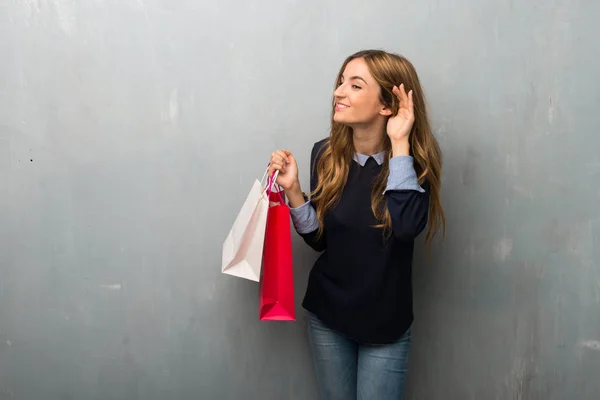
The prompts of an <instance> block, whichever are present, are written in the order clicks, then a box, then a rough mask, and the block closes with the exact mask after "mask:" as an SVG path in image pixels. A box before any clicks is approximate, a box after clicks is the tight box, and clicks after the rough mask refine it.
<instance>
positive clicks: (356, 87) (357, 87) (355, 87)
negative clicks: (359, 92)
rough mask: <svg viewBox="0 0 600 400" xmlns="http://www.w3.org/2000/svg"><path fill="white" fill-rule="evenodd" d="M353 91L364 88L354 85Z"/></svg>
mask: <svg viewBox="0 0 600 400" xmlns="http://www.w3.org/2000/svg"><path fill="white" fill-rule="evenodd" d="M352 89H362V88H361V87H360V86H358V85H352Z"/></svg>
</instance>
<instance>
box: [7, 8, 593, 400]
mask: <svg viewBox="0 0 600 400" xmlns="http://www.w3.org/2000/svg"><path fill="white" fill-rule="evenodd" d="M599 15H600V3H598V2H593V1H583V0H581V1H573V0H571V1H567V0H554V1H541V0H531V1H527V2H525V1H522V2H517V1H478V0H456V1H452V2H448V1H446V2H441V1H433V0H428V1H422V2H415V1H382V0H371V1H370V2H369V3H367V2H359V1H355V0H349V1H343V2H342V1H333V0H328V1H322V0H321V1H316V0H309V1H292V0H288V1H275V0H268V1H231V0H219V1H217V0H194V1H192V0H169V1H167V0H123V1H116V0H105V1H102V0H85V1H84V0H15V1H6V0H5V1H0V52H1V53H0V54H1V60H0V399H24V400H35V399H44V400H54V399H62V400H64V399H103V400H105V399H128V400H133V399H144V400H151V399H160V400H164V399H192V398H194V399H209V400H212V399H298V400H302V399H315V398H316V390H315V381H314V377H313V375H312V369H311V360H310V357H309V353H308V348H307V344H306V336H305V318H304V316H303V313H302V312H301V309H300V308H299V309H298V312H299V320H298V322H297V323H261V322H259V321H258V316H257V290H258V286H257V285H256V284H254V283H252V282H246V281H242V280H239V279H236V278H232V277H228V276H226V275H222V274H221V273H220V257H221V244H222V241H223V239H224V237H225V235H226V234H227V231H228V230H229V227H230V226H231V223H232V222H233V220H234V218H235V215H236V213H237V211H238V210H239V207H240V205H241V203H242V201H243V198H244V196H245V195H246V194H247V191H248V189H249V187H250V184H251V182H252V180H253V179H254V178H255V177H257V176H260V175H261V174H262V170H263V168H264V166H265V164H266V163H267V162H268V158H269V154H270V153H271V151H272V150H274V149H276V148H280V147H285V148H289V149H291V150H292V151H293V152H294V153H295V154H296V155H297V157H298V159H299V163H300V166H301V168H302V181H303V183H304V184H305V185H307V184H308V160H309V152H310V148H311V146H312V143H313V142H315V141H317V140H319V139H321V138H323V137H325V136H326V135H327V134H328V132H327V127H328V116H329V106H328V104H329V99H330V96H331V92H332V87H333V80H334V77H335V74H336V72H337V70H338V68H339V66H340V64H341V62H342V61H343V59H344V58H345V57H346V56H347V55H348V54H350V53H352V52H354V51H356V50H359V49H363V48H372V47H375V48H385V49H387V50H390V51H395V52H400V53H402V54H404V55H406V56H407V57H409V58H410V59H411V60H412V61H413V62H414V63H415V65H416V67H417V69H418V71H419V72H420V75H421V78H422V81H423V84H424V87H425V89H426V93H427V95H428V98H429V102H430V106H431V115H432V121H433V124H434V127H435V132H436V134H437V137H438V138H439V140H440V143H441V145H442V147H443V151H444V154H445V169H444V181H443V182H444V188H443V200H444V204H445V208H446V212H447V216H448V224H449V225H448V232H447V237H446V240H445V242H444V243H438V244H436V245H435V247H434V249H433V252H432V254H431V257H430V258H429V260H428V259H426V257H425V255H424V249H423V245H422V243H421V242H422V240H421V241H420V242H419V244H418V256H417V258H416V261H415V262H416V267H415V276H414V281H415V286H416V294H415V296H416V316H417V320H416V322H415V326H414V347H413V353H412V354H413V357H412V360H411V370H410V376H409V381H408V386H409V392H410V393H411V396H409V398H410V399H457V400H464V399H477V400H480V399H544V400H554V399H556V400H558V399H561V400H562V399H596V398H598V392H599V391H600V380H598V371H599V368H600V318H599V317H598V315H599V306H600V265H599V264H600V212H599V211H598V203H599V197H600V190H599V189H598V187H597V183H598V182H600V156H599V151H598V149H599V147H600V137H599V136H598V126H599V124H600V116H599V113H598V106H599V105H600V104H599V102H600V97H599V96H598V84H597V80H598V78H597V76H598V75H597V74H598V72H597V71H599V70H600V51H599V47H598V44H597V42H598V37H599V33H600V30H599V28H597V26H596V20H597V18H598V16H599ZM294 250H295V260H294V261H295V268H296V272H297V274H296V279H297V280H296V282H297V287H296V290H297V301H298V305H299V303H300V300H301V297H302V295H303V293H304V289H305V285H306V277H307V273H308V271H309V269H310V267H311V263H312V262H313V260H314V259H315V253H314V252H312V251H311V250H309V249H308V248H306V247H305V246H304V245H303V244H302V243H301V242H300V241H299V240H298V237H297V236H294Z"/></svg>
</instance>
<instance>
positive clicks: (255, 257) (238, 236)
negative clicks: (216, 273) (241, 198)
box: [221, 173, 277, 282]
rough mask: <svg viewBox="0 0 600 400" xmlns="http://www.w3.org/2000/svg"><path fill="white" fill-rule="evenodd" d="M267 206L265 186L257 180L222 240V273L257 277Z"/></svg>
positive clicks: (258, 278)
mask: <svg viewBox="0 0 600 400" xmlns="http://www.w3.org/2000/svg"><path fill="white" fill-rule="evenodd" d="M276 175H277V173H276V174H275V177H276ZM265 176H266V173H265ZM263 179H264V177H263ZM268 208H269V200H268V194H267V190H266V188H264V187H263V185H262V183H261V182H259V181H258V180H256V181H255V182H254V184H253V185H252V188H251V189H250V193H248V196H247V197H246V201H245V202H244V204H243V206H242V209H241V210H240V212H239V214H238V216H237V218H236V219H235V222H234V223H233V227H232V228H231V230H230V231H229V234H228V235H227V238H226V239H225V241H224V243H223V255H222V265H221V271H222V272H223V273H224V274H228V275H233V276H237V277H239V278H244V279H249V280H251V281H256V282H258V281H259V280H260V273H261V266H262V254H263V245H264V240H265V229H266V223H267V211H268Z"/></svg>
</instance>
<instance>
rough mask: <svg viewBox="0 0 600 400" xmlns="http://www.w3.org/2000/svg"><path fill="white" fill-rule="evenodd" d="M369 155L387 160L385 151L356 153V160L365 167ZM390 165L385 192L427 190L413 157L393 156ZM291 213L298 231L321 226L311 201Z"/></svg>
mask: <svg viewBox="0 0 600 400" xmlns="http://www.w3.org/2000/svg"><path fill="white" fill-rule="evenodd" d="M369 157H373V159H374V160H375V161H376V162H377V164H379V165H381V164H383V161H384V160H385V152H381V153H377V154H373V155H372V156H367V155H365V154H359V153H356V154H354V161H356V162H357V163H358V164H359V165H360V166H361V167H364V166H365V164H366V162H367V160H368V159H369ZM389 167H390V174H389V176H388V181H387V186H386V188H385V190H384V192H383V194H385V193H386V192H387V191H389V190H416V191H418V192H421V193H424V192H425V190H424V189H423V188H422V187H421V186H420V185H419V180H418V179H417V172H416V171H415V168H414V159H413V157H411V156H397V157H392V158H390V163H389ZM290 214H291V216H292V222H293V224H294V228H295V229H296V231H297V232H298V233H301V234H304V233H310V232H314V231H315V230H317V229H318V228H319V221H318V219H317V212H316V211H315V209H314V208H313V207H312V206H311V205H310V201H307V202H306V203H304V204H302V205H301V206H300V207H296V208H291V209H290Z"/></svg>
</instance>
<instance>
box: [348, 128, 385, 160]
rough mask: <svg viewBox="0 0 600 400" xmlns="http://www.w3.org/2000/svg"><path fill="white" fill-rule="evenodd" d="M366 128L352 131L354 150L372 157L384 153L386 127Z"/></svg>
mask: <svg viewBox="0 0 600 400" xmlns="http://www.w3.org/2000/svg"><path fill="white" fill-rule="evenodd" d="M374 125H377V126H369V127H365V128H358V127H355V128H353V130H352V139H353V142H354V149H355V151H356V152H357V153H359V154H364V155H366V156H372V155H373V154H377V153H379V152H381V151H383V141H384V140H385V130H384V127H381V126H379V124H374Z"/></svg>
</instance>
